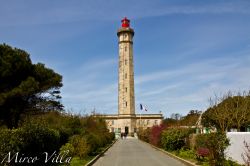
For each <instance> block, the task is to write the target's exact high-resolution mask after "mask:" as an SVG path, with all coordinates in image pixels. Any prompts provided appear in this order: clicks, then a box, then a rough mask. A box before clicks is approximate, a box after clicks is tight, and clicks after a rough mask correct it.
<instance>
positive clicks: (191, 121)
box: [180, 110, 201, 126]
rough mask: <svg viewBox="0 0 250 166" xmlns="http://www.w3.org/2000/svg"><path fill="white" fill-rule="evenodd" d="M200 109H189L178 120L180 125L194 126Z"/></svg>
mask: <svg viewBox="0 0 250 166" xmlns="http://www.w3.org/2000/svg"><path fill="white" fill-rule="evenodd" d="M200 114H201V111H198V110H190V111H189V113H188V114H187V115H186V116H184V117H183V118H182V119H181V120H180V125H181V126H195V125H196V122H197V121H198V119H199V117H200Z"/></svg>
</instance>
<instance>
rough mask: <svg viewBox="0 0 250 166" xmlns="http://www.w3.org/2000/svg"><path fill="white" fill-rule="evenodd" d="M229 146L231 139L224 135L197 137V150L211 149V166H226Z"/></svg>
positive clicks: (215, 134)
mask: <svg viewBox="0 0 250 166" xmlns="http://www.w3.org/2000/svg"><path fill="white" fill-rule="evenodd" d="M227 146H229V139H227V137H226V135H225V134H222V133H210V134H201V135H198V136H197V137H196V148H197V149H199V148H207V149H209V155H208V158H209V163H210V165H212V166H213V165H216V166H220V165H225V162H226V159H225V152H224V151H225V149H226V148H227Z"/></svg>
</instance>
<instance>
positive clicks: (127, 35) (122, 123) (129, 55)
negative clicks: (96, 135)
mask: <svg viewBox="0 0 250 166" xmlns="http://www.w3.org/2000/svg"><path fill="white" fill-rule="evenodd" d="M134 34H135V33H134V30H133V29H132V28H131V27H130V20H129V19H127V18H126V17H125V18H123V19H122V20H121V25H120V27H119V28H118V31H117V37H118V55H119V58H118V59H119V61H118V63H119V68H118V114H104V115H98V116H101V117H102V118H104V119H105V121H106V124H107V127H108V129H109V130H110V132H114V133H115V134H116V137H117V138H119V137H120V136H121V135H122V134H125V135H130V136H135V137H136V135H137V132H138V131H139V130H141V129H146V128H150V127H152V126H154V125H159V124H161V122H162V119H163V116H162V114H161V113H160V114H144V113H142V112H141V111H140V110H137V111H140V113H139V114H138V113H137V114H136V112H135V90H134V58H133V37H134Z"/></svg>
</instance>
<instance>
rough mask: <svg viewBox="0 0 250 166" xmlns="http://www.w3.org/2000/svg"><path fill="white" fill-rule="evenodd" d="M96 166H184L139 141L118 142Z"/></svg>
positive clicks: (125, 140)
mask: <svg viewBox="0 0 250 166" xmlns="http://www.w3.org/2000/svg"><path fill="white" fill-rule="evenodd" d="M94 166H184V164H183V163H181V162H180V161H177V160H175V159H173V158H171V157H169V156H167V155H166V154H164V153H163V152H160V151H158V150H156V149H154V148H152V147H151V146H150V145H147V144H145V143H143V142H141V141H140V140H137V139H124V140H118V141H117V142H116V143H115V144H114V145H113V146H112V147H111V148H110V149H109V150H108V151H107V152H106V153H105V154H104V156H102V157H101V158H99V159H98V160H97V162H96V163H95V164H94Z"/></svg>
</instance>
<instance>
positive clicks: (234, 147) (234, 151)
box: [226, 132, 250, 164]
mask: <svg viewBox="0 0 250 166" xmlns="http://www.w3.org/2000/svg"><path fill="white" fill-rule="evenodd" d="M227 138H229V139H230V146H229V147H228V148H227V149H226V155H227V157H230V158H232V159H233V160H234V161H237V162H238V163H239V164H244V160H243V158H242V154H244V153H245V150H246V148H245V146H244V143H243V142H244V140H245V141H246V142H247V143H248V144H250V132H228V133H227Z"/></svg>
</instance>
